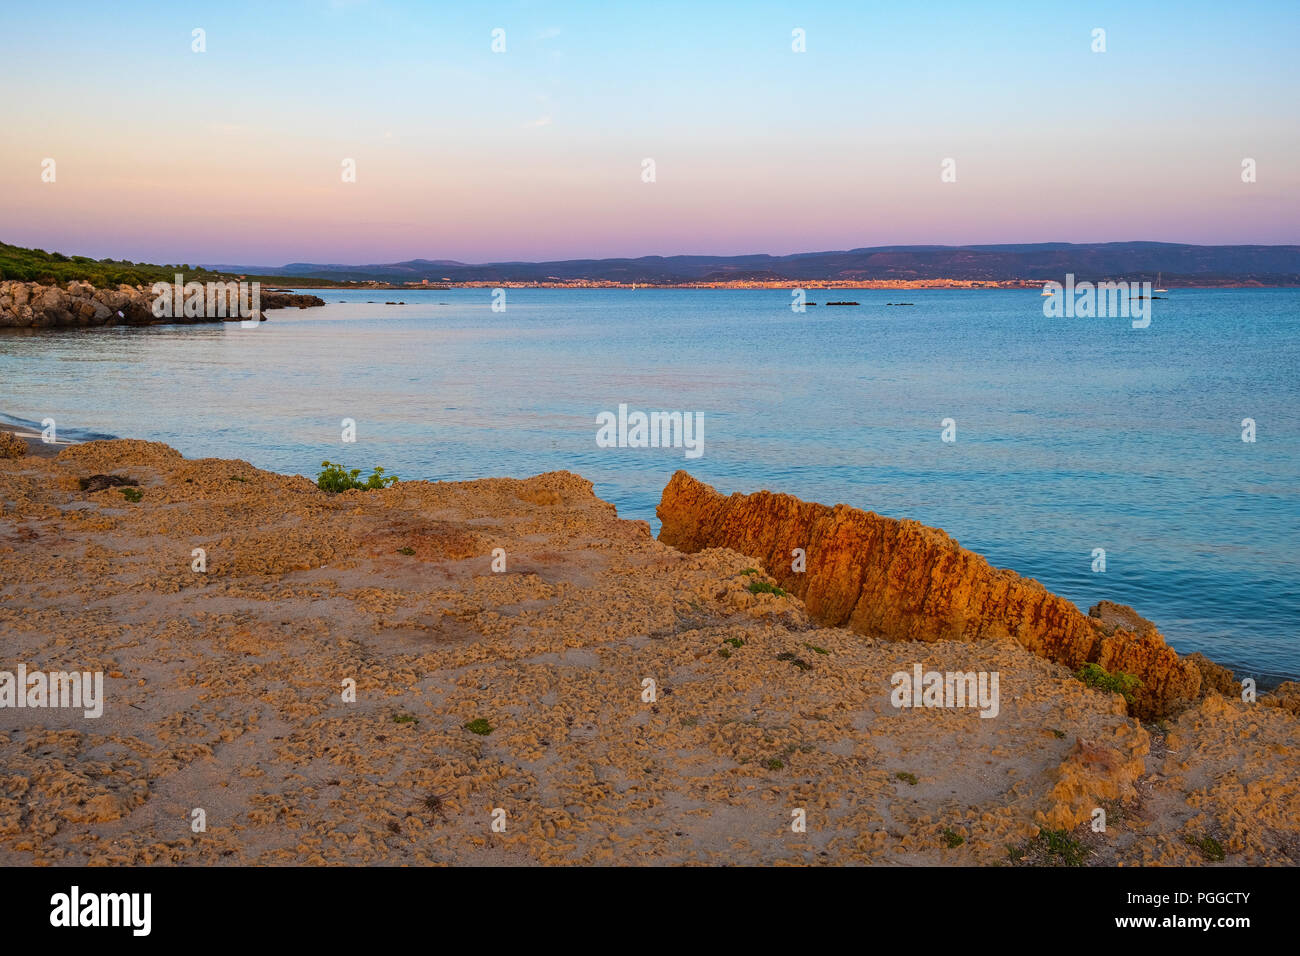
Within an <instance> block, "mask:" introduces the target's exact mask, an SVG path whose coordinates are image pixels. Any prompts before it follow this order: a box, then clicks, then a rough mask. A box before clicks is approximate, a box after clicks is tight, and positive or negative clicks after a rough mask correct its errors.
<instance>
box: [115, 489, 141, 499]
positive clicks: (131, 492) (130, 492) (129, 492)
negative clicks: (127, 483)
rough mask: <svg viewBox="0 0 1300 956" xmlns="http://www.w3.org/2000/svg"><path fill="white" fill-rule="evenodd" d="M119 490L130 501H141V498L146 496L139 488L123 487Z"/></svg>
mask: <svg viewBox="0 0 1300 956" xmlns="http://www.w3.org/2000/svg"><path fill="white" fill-rule="evenodd" d="M119 490H120V491H121V492H122V497H123V498H125V499H126V500H127V501H130V502H136V501H139V500H140V499H141V498H143V497H144V492H142V491H141V490H140V489H139V488H122V489H119Z"/></svg>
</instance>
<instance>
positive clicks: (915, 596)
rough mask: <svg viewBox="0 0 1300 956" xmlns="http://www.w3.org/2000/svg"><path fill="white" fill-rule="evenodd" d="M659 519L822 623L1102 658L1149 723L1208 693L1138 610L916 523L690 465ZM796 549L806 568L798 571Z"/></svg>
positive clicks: (667, 535) (1083, 659)
mask: <svg viewBox="0 0 1300 956" xmlns="http://www.w3.org/2000/svg"><path fill="white" fill-rule="evenodd" d="M657 514H658V515H659V519H660V521H662V522H663V527H662V529H661V531H660V533H659V540H660V541H663V542H665V543H666V544H670V545H672V546H674V547H676V548H678V549H679V550H681V551H686V552H696V551H701V550H704V549H706V548H730V549H732V550H735V551H739V552H741V553H742V554H745V555H748V556H749V557H751V558H754V559H756V560H758V561H759V562H761V563H762V565H763V567H764V569H765V570H766V571H767V572H768V573H769V574H771V575H772V577H774V578H775V579H776V580H777V582H778V583H779V585H780V586H781V587H782V588H784V589H785V590H787V591H789V592H791V593H792V594H794V595H796V596H797V597H799V598H801V599H802V600H803V602H804V605H805V606H806V608H807V610H808V613H809V614H810V615H811V616H812V617H813V618H814V619H815V620H816V621H818V622H819V623H821V624H825V625H830V626H845V627H848V628H850V629H852V630H854V631H857V632H858V633H861V634H867V635H870V636H873V637H884V638H887V639H890V640H917V641H953V640H957V641H977V640H984V639H996V638H1003V637H1010V638H1012V639H1014V640H1015V641H1017V642H1018V643H1019V644H1020V645H1021V646H1023V647H1024V648H1026V649H1027V650H1029V651H1031V652H1032V653H1034V654H1036V655H1038V656H1040V657H1044V658H1047V659H1048V660H1051V661H1054V662H1056V663H1058V664H1063V665H1065V666H1067V667H1070V668H1071V669H1077V668H1079V667H1081V666H1082V665H1084V664H1087V663H1094V664H1098V665H1099V666H1101V667H1103V668H1105V669H1106V670H1107V671H1108V672H1111V673H1114V672H1124V673H1128V674H1133V675H1136V676H1137V678H1138V679H1139V680H1140V681H1141V682H1142V683H1141V686H1140V687H1139V688H1137V689H1136V691H1134V692H1133V693H1132V700H1131V701H1130V704H1129V709H1130V711H1131V712H1132V714H1133V715H1134V716H1136V717H1140V718H1143V719H1156V718H1159V717H1165V716H1169V715H1172V714H1176V713H1178V712H1180V711H1181V710H1183V709H1184V708H1186V707H1187V706H1188V705H1190V704H1191V703H1193V702H1195V701H1196V700H1198V699H1200V697H1201V696H1203V692H1202V673H1203V670H1204V668H1203V667H1202V666H1201V665H1199V664H1198V663H1197V662H1196V661H1193V660H1190V659H1180V658H1179V656H1178V655H1177V654H1176V653H1175V652H1174V650H1173V649H1172V648H1170V647H1169V646H1168V645H1167V644H1166V643H1165V641H1164V638H1163V637H1161V635H1160V633H1159V632H1158V631H1157V630H1156V629H1155V627H1154V625H1151V624H1150V622H1147V621H1144V620H1143V619H1142V618H1140V617H1138V616H1137V615H1136V614H1133V613H1132V611H1131V610H1130V609H1127V608H1122V607H1121V606H1120V605H1111V604H1110V603H1109V602H1104V603H1103V604H1101V605H1098V606H1097V607H1095V608H1093V610H1092V612H1091V613H1090V614H1084V613H1082V612H1081V611H1080V610H1079V609H1078V608H1077V607H1075V605H1074V604H1072V603H1071V602H1069V601H1067V600H1066V599H1065V598H1062V597H1059V596H1058V595H1055V594H1052V593H1051V592H1050V591H1048V590H1047V589H1046V588H1044V587H1043V586H1042V585H1041V584H1039V583H1038V582H1037V581H1034V580H1032V579H1029V578H1023V577H1021V576H1020V575H1018V574H1016V573H1015V572H1014V571H1009V570H1005V569H1002V568H994V567H992V566H991V565H990V564H989V563H988V561H986V560H985V559H984V558H983V557H981V556H980V555H978V554H976V553H975V552H973V551H967V550H966V549H965V548H962V547H961V546H960V545H958V544H957V542H956V541H954V540H953V539H952V538H950V537H948V535H947V534H945V533H944V532H943V531H940V530H939V529H937V528H930V527H927V526H925V525H923V524H921V523H919V522H917V521H909V520H902V521H900V520H896V519H893V518H884V517H881V516H880V515H877V514H874V513H872V512H867V511H860V510H858V509H857V508H850V507H848V506H847V505H836V506H835V507H828V506H826V505H821V504H816V503H809V502H804V501H800V500H799V499H798V498H795V497H792V496H790V495H782V494H773V493H771V492H766V491H763V492H759V493H758V494H752V495H741V494H733V495H731V496H729V497H727V496H723V495H721V494H719V493H718V492H717V491H715V490H714V489H713V488H711V487H710V486H708V485H706V484H704V483H702V482H700V481H698V480H696V479H695V478H692V477H691V476H690V475H689V474H687V473H686V472H684V471H678V472H677V473H676V474H675V475H673V477H672V480H671V481H670V482H669V483H668V487H666V488H665V489H664V493H663V497H662V500H661V501H660V503H659V507H658V509H657ZM797 552H801V553H802V554H803V555H804V556H805V557H804V562H805V564H804V568H803V570H795V567H796V566H797V560H798V558H797ZM1121 611H1122V612H1125V613H1120V612H1121ZM1206 664H1209V662H1206ZM1210 666H1211V667H1213V666H1214V665H1210ZM1230 676H1231V675H1229V677H1230Z"/></svg>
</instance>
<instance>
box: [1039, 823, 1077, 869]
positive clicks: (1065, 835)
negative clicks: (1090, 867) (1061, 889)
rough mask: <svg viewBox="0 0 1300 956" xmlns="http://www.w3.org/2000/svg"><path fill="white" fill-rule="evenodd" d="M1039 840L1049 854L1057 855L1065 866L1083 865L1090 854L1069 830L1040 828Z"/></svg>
mask: <svg viewBox="0 0 1300 956" xmlns="http://www.w3.org/2000/svg"><path fill="white" fill-rule="evenodd" d="M1038 842H1039V843H1040V844H1042V847H1043V849H1044V850H1046V851H1047V854H1048V855H1049V856H1054V857H1056V858H1057V859H1059V860H1060V861H1061V863H1062V864H1063V865H1065V866H1083V861H1084V859H1085V858H1086V857H1087V856H1088V850H1087V848H1086V847H1085V846H1084V845H1083V844H1082V843H1080V842H1079V841H1078V840H1076V839H1075V838H1074V837H1072V836H1070V834H1069V831H1067V830H1040V831H1039V832H1038Z"/></svg>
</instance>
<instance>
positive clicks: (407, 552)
mask: <svg viewBox="0 0 1300 956" xmlns="http://www.w3.org/2000/svg"><path fill="white" fill-rule="evenodd" d="M397 553H398V554H404V555H406V556H407V557H408V558H409V557H410V556H411V555H413V554H415V549H414V548H398V549H397Z"/></svg>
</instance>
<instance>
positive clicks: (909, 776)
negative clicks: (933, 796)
mask: <svg viewBox="0 0 1300 956" xmlns="http://www.w3.org/2000/svg"><path fill="white" fill-rule="evenodd" d="M894 776H895V777H896V778H897V779H899V780H901V781H903V783H910V784H911V785H912V786H914V787H915V786H916V774H914V773H908V772H907V771H906V770H900V771H898V773H896V774H894Z"/></svg>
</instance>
